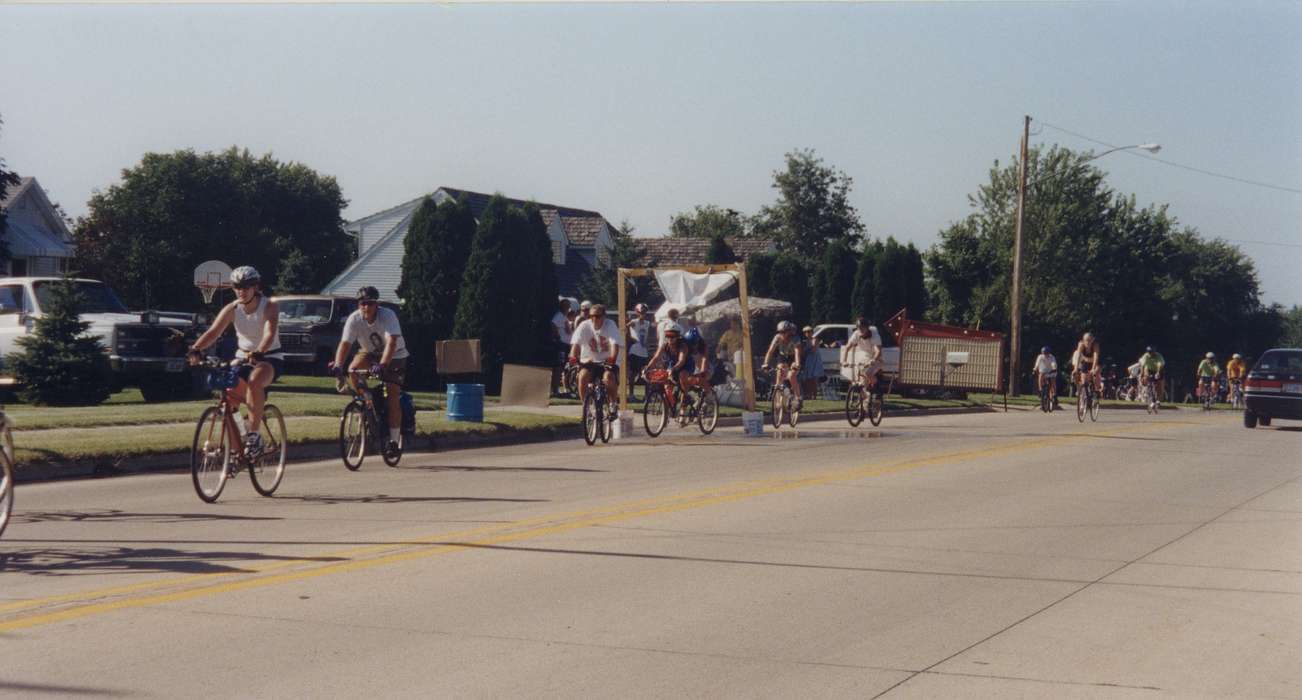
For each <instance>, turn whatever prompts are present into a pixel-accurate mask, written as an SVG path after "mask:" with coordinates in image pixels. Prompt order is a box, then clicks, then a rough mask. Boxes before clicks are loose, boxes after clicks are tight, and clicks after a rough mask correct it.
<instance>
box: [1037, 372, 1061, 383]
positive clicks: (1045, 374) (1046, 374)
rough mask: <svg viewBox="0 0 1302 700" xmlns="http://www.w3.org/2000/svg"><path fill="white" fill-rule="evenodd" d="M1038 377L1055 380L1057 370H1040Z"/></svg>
mask: <svg viewBox="0 0 1302 700" xmlns="http://www.w3.org/2000/svg"><path fill="white" fill-rule="evenodd" d="M1040 378H1041V379H1048V380H1049V381H1053V380H1055V379H1057V378H1058V371H1057V370H1054V371H1052V372H1041V373H1040Z"/></svg>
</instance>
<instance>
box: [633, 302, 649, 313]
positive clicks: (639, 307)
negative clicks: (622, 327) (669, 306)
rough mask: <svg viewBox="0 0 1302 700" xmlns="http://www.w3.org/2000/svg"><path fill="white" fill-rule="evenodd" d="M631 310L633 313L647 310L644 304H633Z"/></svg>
mask: <svg viewBox="0 0 1302 700" xmlns="http://www.w3.org/2000/svg"><path fill="white" fill-rule="evenodd" d="M633 312H634V313H639V314H644V313H646V312H647V308H646V304H638V305H637V306H634V307H633Z"/></svg>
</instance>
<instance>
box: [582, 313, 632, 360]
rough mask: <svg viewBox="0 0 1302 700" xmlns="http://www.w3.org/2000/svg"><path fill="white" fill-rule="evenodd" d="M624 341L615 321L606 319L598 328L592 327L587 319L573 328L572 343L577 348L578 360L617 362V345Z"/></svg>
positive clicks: (590, 321)
mask: <svg viewBox="0 0 1302 700" xmlns="http://www.w3.org/2000/svg"><path fill="white" fill-rule="evenodd" d="M623 342H624V340H623V334H622V333H620V332H619V326H617V325H615V322H614V321H612V320H610V319H606V320H605V321H604V322H602V324H601V328H600V329H596V328H593V326H592V319H587V320H585V321H584V322H583V323H580V324H579V325H578V327H577V328H575V329H574V340H573V342H572V344H573V345H576V346H578V348H579V362H608V363H610V364H612V365H613V364H618V363H619V346H620V345H622V344H623Z"/></svg>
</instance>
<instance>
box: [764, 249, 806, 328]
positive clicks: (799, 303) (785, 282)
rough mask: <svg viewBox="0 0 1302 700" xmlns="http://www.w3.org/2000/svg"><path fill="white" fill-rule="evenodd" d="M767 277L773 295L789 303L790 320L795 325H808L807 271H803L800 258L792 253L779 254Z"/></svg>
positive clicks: (803, 267)
mask: <svg viewBox="0 0 1302 700" xmlns="http://www.w3.org/2000/svg"><path fill="white" fill-rule="evenodd" d="M769 277H770V282H769V285H770V287H771V288H772V290H773V295H774V296H775V297H776V298H778V299H781V300H783V301H787V302H790V303H791V315H792V319H791V320H793V321H795V323H796V325H802V324H805V323H808V322H809V313H810V308H809V307H810V298H809V291H810V284H809V271H808V270H806V269H805V265H804V263H802V262H801V261H800V258H799V257H798V256H796V255H795V254H793V253H782V254H779V255H778V257H777V259H775V260H774V261H773V269H772V270H770V272H769Z"/></svg>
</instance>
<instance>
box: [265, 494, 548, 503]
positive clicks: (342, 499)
mask: <svg viewBox="0 0 1302 700" xmlns="http://www.w3.org/2000/svg"><path fill="white" fill-rule="evenodd" d="M275 499H276V501H278V502H280V501H297V502H299V503H307V504H311V505H335V504H338V503H386V504H388V503H550V502H551V501H550V499H546V498H472V497H468V496H390V495H388V494H384V493H377V494H373V495H366V496H314V495H306V496H279V495H278V496H275Z"/></svg>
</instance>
